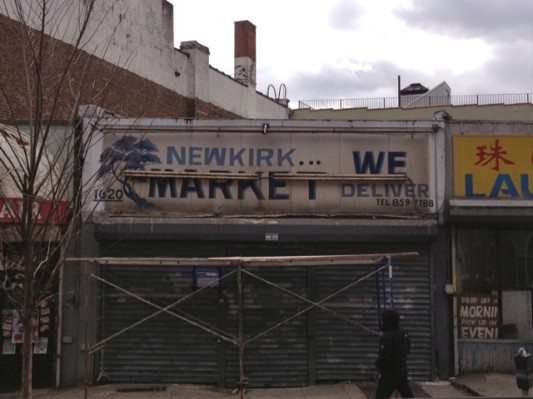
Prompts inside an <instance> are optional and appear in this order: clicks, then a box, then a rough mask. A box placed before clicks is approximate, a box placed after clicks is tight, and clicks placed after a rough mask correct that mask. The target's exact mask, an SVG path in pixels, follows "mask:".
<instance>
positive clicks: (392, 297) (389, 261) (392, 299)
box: [387, 255, 394, 309]
mask: <svg viewBox="0 0 533 399" xmlns="http://www.w3.org/2000/svg"><path fill="white" fill-rule="evenodd" d="M387 264H388V266H389V290H390V302H389V303H390V308H391V309H393V308H394V281H393V279H392V259H391V257H390V255H389V256H387Z"/></svg>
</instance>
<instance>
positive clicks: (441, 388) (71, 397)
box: [0, 382, 468, 399]
mask: <svg viewBox="0 0 533 399" xmlns="http://www.w3.org/2000/svg"><path fill="white" fill-rule="evenodd" d="M149 387H152V388H161V389H165V390H164V391H152V392H148V391H143V392H133V391H132V390H133V389H139V388H149ZM421 387H422V388H423V389H424V391H426V392H427V393H428V394H429V395H430V396H431V397H434V398H457V397H465V396H468V395H467V394H466V393H465V392H464V391H462V390H461V389H459V388H456V387H454V386H452V385H451V384H450V383H448V382H442V383H422V384H421ZM120 390H123V391H124V390H127V391H128V392H119V391H120ZM17 397H18V394H17V393H13V394H1V395H0V399H14V398H17ZM34 397H35V398H39V399H52V398H53V399H81V398H83V397H84V390H83V388H71V389H61V390H57V391H54V390H36V391H35V394H34ZM245 397H246V398H247V399H267V398H268V399H347V398H349V399H367V396H366V395H365V393H364V392H363V390H362V389H360V388H359V386H358V385H357V383H352V382H343V383H338V384H318V385H313V386H310V387H303V388H279V389H273V388H270V389H251V390H249V391H247V392H246V394H245ZM88 398H89V399H108V398H109V399H111V398H113V399H197V398H198V399H199V398H201V399H230V398H231V399H237V398H239V395H238V394H232V393H231V391H230V390H225V389H219V388H216V387H208V386H199V385H178V384H171V385H165V384H158V385H151V384H127V385H123V384H110V385H100V386H95V387H90V388H89V391H88Z"/></svg>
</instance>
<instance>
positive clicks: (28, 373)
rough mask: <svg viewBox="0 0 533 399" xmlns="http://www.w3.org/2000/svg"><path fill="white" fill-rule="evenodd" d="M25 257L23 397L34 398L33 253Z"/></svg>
mask: <svg viewBox="0 0 533 399" xmlns="http://www.w3.org/2000/svg"><path fill="white" fill-rule="evenodd" d="M26 251H27V254H26V256H25V262H24V267H25V273H24V274H25V276H26V278H25V281H24V308H23V310H22V323H23V324H22V325H23V328H24V335H23V342H22V397H23V398H24V399H30V398H31V397H32V386H33V367H32V366H33V345H32V330H33V323H34V319H35V304H34V303H33V302H34V298H33V283H34V281H33V271H32V267H31V259H32V255H31V253H32V251H31V249H27V250H26Z"/></svg>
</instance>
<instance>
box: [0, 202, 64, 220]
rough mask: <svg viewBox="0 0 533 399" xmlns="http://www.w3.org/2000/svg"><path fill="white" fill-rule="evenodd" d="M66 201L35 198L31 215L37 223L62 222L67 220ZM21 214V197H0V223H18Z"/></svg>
mask: <svg viewBox="0 0 533 399" xmlns="http://www.w3.org/2000/svg"><path fill="white" fill-rule="evenodd" d="M68 205H69V204H68V202H67V201H58V202H53V201H45V200H36V201H35V202H34V203H33V212H32V213H33V217H34V218H35V222H36V223H38V224H42V223H51V224H62V223H65V222H66V221H67V215H68V208H69V206H68ZM21 216H22V198H0V223H18V222H20V218H21Z"/></svg>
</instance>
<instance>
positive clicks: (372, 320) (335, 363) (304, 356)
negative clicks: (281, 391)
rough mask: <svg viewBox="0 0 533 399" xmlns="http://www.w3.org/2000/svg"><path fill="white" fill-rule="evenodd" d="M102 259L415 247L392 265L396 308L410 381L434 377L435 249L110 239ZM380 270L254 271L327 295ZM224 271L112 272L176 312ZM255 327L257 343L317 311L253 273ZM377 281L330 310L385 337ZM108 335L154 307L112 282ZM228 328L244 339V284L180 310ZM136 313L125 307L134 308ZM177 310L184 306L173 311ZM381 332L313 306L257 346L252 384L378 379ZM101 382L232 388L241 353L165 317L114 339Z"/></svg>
mask: <svg viewBox="0 0 533 399" xmlns="http://www.w3.org/2000/svg"><path fill="white" fill-rule="evenodd" d="M101 249H102V251H101V253H102V255H103V256H113V257H114V256H116V257H124V256H127V257H136V256H143V257H146V256H148V257H149V256H155V255H156V254H157V256H178V255H179V256H181V257H198V255H199V254H201V255H202V256H203V257H209V256H266V255H268V256H280V255H317V254H342V253H374V252H386V251H396V252H398V251H399V250H401V251H407V250H411V251H412V250H416V251H418V252H419V253H420V254H421V255H420V256H419V257H416V258H408V259H398V260H395V261H394V265H395V267H394V299H395V306H396V307H397V308H398V309H399V310H400V312H401V313H402V316H403V318H404V321H403V323H404V325H405V327H406V328H407V329H408V330H409V331H410V332H411V335H412V337H413V353H412V355H411V358H410V363H411V364H410V370H411V376H412V377H413V378H414V379H417V380H427V379H429V378H431V369H432V368H431V365H432V358H431V353H432V351H431V347H432V342H431V336H432V334H431V331H432V328H431V297H430V265H429V256H428V248H427V246H419V245H418V246H417V245H412V244H410V245H392V244H382V245H375V244H373V245H372V244H348V245H347V244H345V243H343V244H340V243H314V244H312V245H309V244H297V243H292V244H289V243H285V244H280V243H240V244H236V243H229V242H218V243H214V242H211V243H205V242H204V243H202V242H189V243H187V244H184V243H183V242H182V243H181V244H180V243H177V242H172V241H158V242H144V243H143V242H138V241H122V242H119V243H116V242H105V241H103V242H101ZM375 268H376V266H375V265H366V266H362V265H355V266H332V267H324V266H317V267H279V266H278V267H272V268H261V269H253V268H252V269H251V271H252V272H253V273H256V274H258V275H260V276H261V277H263V278H265V279H267V280H269V281H272V282H274V283H276V284H280V285H281V286H283V287H284V288H286V289H288V290H291V291H294V292H297V293H298V294H299V295H301V296H303V297H306V298H309V299H311V300H319V299H321V298H324V297H326V296H328V295H329V294H331V293H332V292H334V291H336V290H338V289H339V288H341V287H343V286H345V285H347V284H349V283H350V282H351V281H353V280H356V279H358V278H360V277H363V276H365V275H366V274H368V273H369V272H371V271H373V270H375ZM213 272H215V273H219V272H220V273H221V275H224V273H227V272H228V270H227V269H225V268H220V269H212V268H209V269H207V268H205V267H203V265H201V264H198V266H196V267H190V268H183V267H172V266H157V265H149V266H135V265H127V264H125V265H106V266H104V267H103V268H102V273H103V274H102V275H103V276H105V277H106V278H107V279H108V280H109V281H112V282H114V283H115V284H117V285H121V286H122V287H124V288H126V289H128V290H131V291H132V292H135V293H137V294H138V295H140V296H142V297H143V298H146V299H148V300H151V301H153V302H154V303H157V304H159V305H168V304H169V303H172V302H174V301H175V300H177V299H179V298H181V297H183V296H185V295H188V294H190V293H191V292H193V290H195V289H198V288H199V287H200V286H201V284H202V278H205V276H206V274H209V273H213ZM244 290H245V291H244V297H245V305H244V319H245V331H246V335H247V336H248V337H252V336H254V335H255V334H257V333H259V332H260V331H263V330H265V329H266V328H268V327H269V326H271V325H274V324H276V323H277V322H279V321H281V320H283V319H285V318H286V317H288V316H290V315H292V314H294V313H296V312H298V311H299V310H301V309H303V308H305V307H306V306H307V305H306V304H305V303H302V301H299V300H298V299H295V298H292V297H290V296H288V295H286V294H284V293H283V292H280V291H277V290H275V289H273V288H272V287H270V286H268V285H266V284H264V283H262V282H260V281H257V280H253V279H250V278H245V280H244ZM376 292H377V288H376V279H375V278H369V279H368V280H367V281H364V282H362V283H361V284H359V285H357V286H356V287H353V288H352V289H350V290H348V291H346V292H345V293H342V294H341V295H339V296H336V297H335V298H333V299H332V300H331V301H329V302H328V303H327V305H328V307H329V308H331V309H334V310H335V311H336V312H338V313H340V314H342V315H344V316H347V317H349V318H351V319H353V320H354V321H357V322H359V323H361V324H363V325H365V326H367V327H370V328H372V329H374V330H378V325H377V323H378V317H377V315H378V299H377V294H376ZM102 298H103V301H102V313H103V319H102V326H101V336H102V338H104V337H107V336H110V335H112V334H113V333H115V332H117V331H119V330H120V329H122V328H125V327H127V326H128V325H130V324H132V323H134V322H136V321H137V320H140V319H142V318H143V317H146V316H148V315H149V314H150V313H152V312H153V308H151V307H149V306H147V305H145V304H142V303H140V302H139V301H137V300H135V299H133V298H131V297H128V296H127V295H124V294H123V293H120V292H118V291H116V290H114V289H113V288H110V287H106V288H105V289H104V291H103V295H102ZM177 309H178V310H179V312H185V313H184V314H189V315H194V317H195V318H197V319H198V320H199V321H202V320H203V321H205V322H208V323H210V324H212V325H215V326H217V327H218V328H220V329H221V330H225V331H229V332H233V333H234V334H236V333H237V331H236V329H237V325H238V324H237V304H236V283H235V279H233V278H228V279H227V280H224V281H222V282H221V283H220V284H219V285H218V286H216V287H213V288H210V289H209V290H206V291H204V292H202V293H201V294H200V295H199V296H198V297H195V298H194V299H192V300H191V301H190V302H187V303H185V304H183V305H180V306H179V307H177ZM126 310H127V311H126ZM175 310H176V309H175ZM376 350H377V337H376V336H375V335H372V334H369V333H368V332H366V331H362V330H361V329H357V328H354V327H353V326H351V325H349V324H347V323H346V322H343V321H342V320H339V319H336V318H335V317H333V316H331V315H329V314H327V313H325V312H322V311H319V310H313V311H310V312H307V313H305V314H302V315H301V316H299V317H297V318H296V319H294V320H292V321H290V322H289V323H287V324H286V325H283V326H281V327H279V328H278V329H275V330H273V331H272V332H270V333H268V334H266V335H265V336H263V337H261V338H260V339H258V340H257V341H255V342H254V343H252V344H251V345H250V346H249V347H248V348H247V350H246V352H245V364H246V367H245V369H246V377H247V379H248V381H249V384H250V386H253V387H269V386H305V385H309V384H314V383H316V382H318V381H335V380H348V379H351V380H353V379H369V378H371V376H372V375H373V373H374V371H375V369H374V366H373V362H374V360H375V356H376ZM99 367H100V370H99V374H100V376H101V377H104V378H106V379H109V380H111V381H131V382H133V381H135V382H140V381H172V382H182V383H203V384H218V385H220V386H233V385H234V383H235V381H237V380H238V370H239V368H238V356H237V350H236V349H235V348H234V347H233V345H231V344H226V343H224V342H223V341H220V340H218V339H217V338H216V337H213V336H211V335H210V334H208V333H205V332H203V331H201V330H199V329H198V328H195V327H191V326H189V325H187V324H186V323H184V322H181V321H179V320H176V319H175V318H172V317H170V316H168V315H160V316H158V317H156V318H154V319H152V320H150V321H149V322H147V323H145V324H142V325H140V326H139V327H136V328H135V329H132V330H130V331H128V332H126V333H125V334H124V335H123V336H120V337H119V338H117V339H116V340H113V341H110V342H109V343H108V344H107V346H106V347H105V350H104V351H103V356H102V357H101V358H100V365H99Z"/></svg>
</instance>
